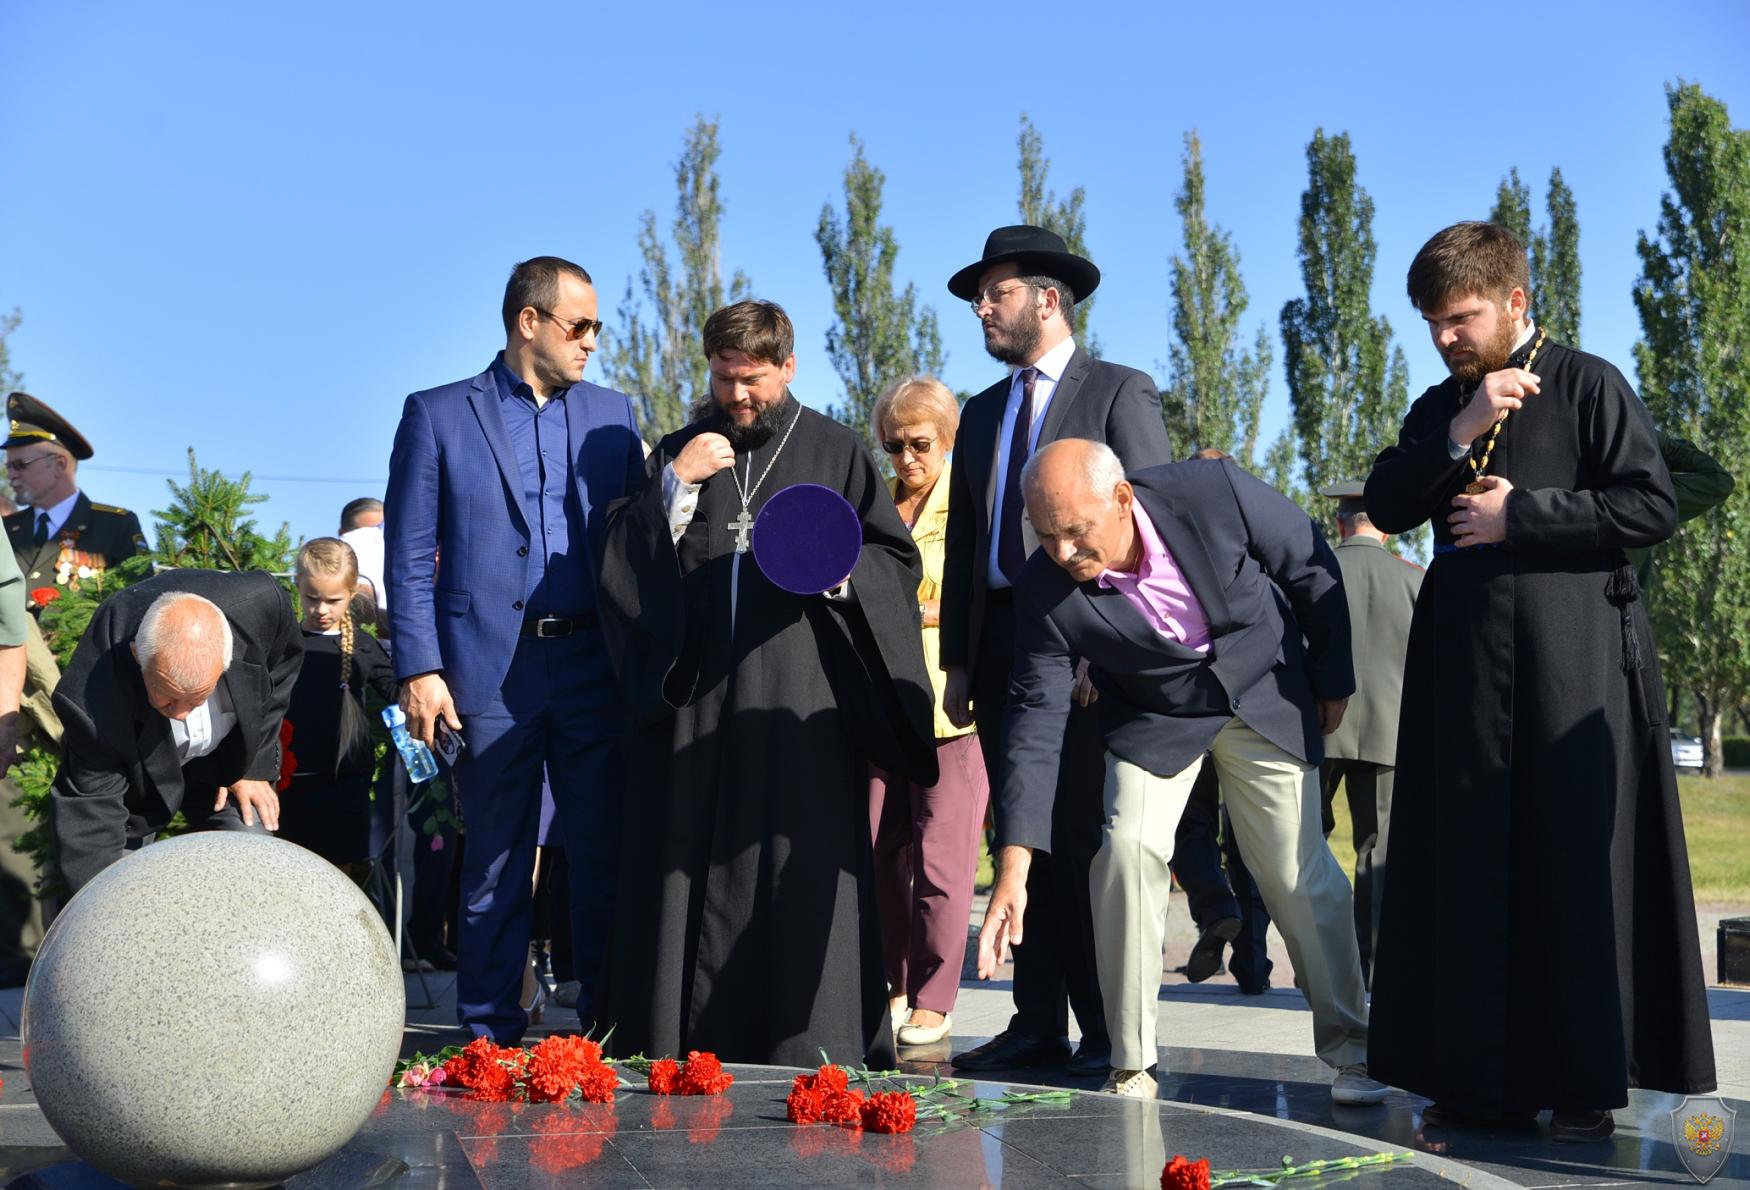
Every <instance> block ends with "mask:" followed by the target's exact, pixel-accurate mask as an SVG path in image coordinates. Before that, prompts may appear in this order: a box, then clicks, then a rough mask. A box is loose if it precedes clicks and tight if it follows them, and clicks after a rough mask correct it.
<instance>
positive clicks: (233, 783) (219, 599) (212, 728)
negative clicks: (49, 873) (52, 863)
mask: <svg viewBox="0 0 1750 1190" xmlns="http://www.w3.org/2000/svg"><path fill="white" fill-rule="evenodd" d="M303 661H304V639H303V634H302V633H301V632H300V631H299V630H298V622H297V619H296V618H295V617H294V616H293V615H292V602H291V597H290V596H289V595H288V594H287V593H286V590H285V588H284V587H282V586H280V585H279V583H278V582H277V581H275V579H274V577H273V576H272V575H270V574H263V573H261V572H259V571H247V572H238V573H223V572H219V571H212V570H172V571H167V572H166V573H164V574H161V575H158V576H156V577H154V578H149V579H147V580H146V581H145V582H142V583H136V584H135V585H134V586H132V587H129V588H127V589H126V590H124V591H120V592H118V593H116V594H115V595H112V596H111V597H110V598H109V599H108V600H106V601H105V602H104V604H103V606H102V607H100V608H98V609H97V614H96V615H94V616H92V617H91V626H90V627H89V628H87V629H86V630H85V636H84V638H83V639H82V640H80V642H79V647H78V649H77V650H75V651H74V653H73V659H72V661H70V662H69V663H68V665H67V672H66V673H65V674H63V675H62V677H61V682H60V685H59V686H57V687H56V688H55V710H56V711H57V712H58V713H59V714H60V716H61V722H62V724H63V725H64V726H65V728H66V735H65V737H64V738H63V744H64V746H65V759H64V760H63V761H62V762H61V769H60V772H59V773H58V774H56V776H55V783H54V787H53V789H52V791H51V802H50V805H51V810H52V815H53V819H52V821H53V825H54V835H55V852H56V858H57V859H58V860H59V862H60V866H61V873H62V875H64V876H65V877H66V880H67V883H68V884H69V885H70V886H71V887H72V888H73V890H74V891H75V892H77V891H78V890H79V889H80V888H81V887H83V886H84V885H85V884H86V883H88V882H89V881H90V880H91V878H92V877H93V876H95V875H97V873H98V872H100V871H102V870H103V869H104V868H105V867H107V866H109V865H110V864H111V863H113V862H115V861H116V860H118V859H120V858H121V857H122V855H123V854H124V853H125V852H126V851H129V850H131V849H133V848H136V847H138V846H140V845H141V844H142V843H143V842H145V841H146V840H148V839H150V838H151V837H152V836H153V835H154V834H156V833H157V832H158V831H159V830H161V829H163V827H164V826H165V825H167V824H168V823H169V822H170V819H171V818H172V817H173V816H174V815H175V814H176V812H177V811H178V810H181V811H182V813H183V816H184V817H185V818H187V820H188V824H189V827H190V829H193V830H254V831H260V830H277V829H278V827H279V798H278V796H277V795H276V794H275V793H274V788H273V787H274V782H275V781H277V780H278V779H279V775H280V744H279V730H280V720H281V719H283V718H285V713H286V706H287V705H288V704H289V703H290V701H291V696H292V686H293V685H294V684H295V683H296V682H297V680H298V670H299V668H300V667H301V666H302V664H303Z"/></svg>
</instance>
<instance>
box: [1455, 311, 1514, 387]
mask: <svg viewBox="0 0 1750 1190" xmlns="http://www.w3.org/2000/svg"><path fill="white" fill-rule="evenodd" d="M1518 338H1519V326H1518V324H1517V323H1515V322H1514V321H1513V320H1512V319H1511V318H1505V317H1503V318H1502V319H1501V325H1500V326H1499V327H1498V328H1497V329H1496V331H1495V336H1494V338H1492V339H1490V340H1489V341H1488V342H1487V343H1484V344H1483V345H1482V346H1481V347H1477V348H1474V349H1472V350H1470V351H1461V352H1451V351H1443V352H1441V356H1442V357H1443V358H1444V359H1445V360H1446V366H1447V368H1449V369H1450V370H1451V372H1452V375H1453V378H1454V379H1456V380H1457V381H1458V382H1459V383H1460V384H1462V385H1464V386H1465V387H1466V388H1469V387H1470V386H1471V385H1473V384H1478V383H1480V382H1481V381H1482V379H1483V377H1485V376H1487V375H1488V374H1489V373H1490V372H1499V371H1500V370H1501V369H1502V368H1505V367H1506V366H1507V361H1508V360H1509V359H1511V358H1512V357H1513V344H1514V343H1515V342H1516V341H1517V340H1518Z"/></svg>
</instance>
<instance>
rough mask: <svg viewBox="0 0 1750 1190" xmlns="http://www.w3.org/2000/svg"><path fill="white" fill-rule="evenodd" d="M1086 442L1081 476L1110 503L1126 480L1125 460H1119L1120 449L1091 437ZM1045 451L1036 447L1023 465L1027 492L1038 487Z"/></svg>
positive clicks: (1023, 482) (1022, 473) (1023, 481)
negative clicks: (1093, 439)
mask: <svg viewBox="0 0 1750 1190" xmlns="http://www.w3.org/2000/svg"><path fill="white" fill-rule="evenodd" d="M1058 441H1060V442H1062V441H1068V439H1059V440H1058ZM1083 445H1084V446H1086V447H1087V449H1086V450H1084V451H1083V452H1082V474H1081V480H1082V482H1083V483H1084V484H1086V485H1087V487H1088V491H1090V492H1092V493H1093V494H1094V495H1096V496H1098V497H1100V499H1102V500H1104V501H1105V502H1106V503H1108V504H1110V503H1112V501H1113V500H1114V499H1115V497H1114V495H1113V493H1114V492H1116V491H1117V490H1118V485H1119V484H1121V483H1123V482H1124V464H1123V463H1122V462H1120V461H1119V459H1118V453H1117V452H1116V451H1114V450H1113V449H1112V448H1111V447H1110V446H1107V445H1106V444H1105V443H1104V442H1094V441H1092V440H1088V441H1085V442H1084V443H1083ZM1044 454H1045V452H1044V451H1043V450H1038V451H1034V452H1033V457H1032V458H1030V459H1028V460H1027V462H1026V465H1025V466H1023V467H1022V468H1021V491H1022V493H1023V494H1025V493H1029V492H1034V491H1037V490H1038V487H1039V460H1040V458H1041V457H1042V456H1043V455H1044Z"/></svg>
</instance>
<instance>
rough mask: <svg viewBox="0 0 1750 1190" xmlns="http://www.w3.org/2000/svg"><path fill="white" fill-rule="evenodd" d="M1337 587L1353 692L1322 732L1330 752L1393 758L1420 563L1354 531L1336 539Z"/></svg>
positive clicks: (1383, 760) (1378, 760)
mask: <svg viewBox="0 0 1750 1190" xmlns="http://www.w3.org/2000/svg"><path fill="white" fill-rule="evenodd" d="M1336 553H1337V566H1338V567H1339V568H1340V569H1341V570H1342V571H1343V594H1344V596H1345V597H1346V598H1347V599H1348V601H1349V650H1350V653H1351V655H1352V656H1353V657H1354V659H1355V695H1354V697H1352V698H1351V699H1350V700H1349V707H1348V710H1347V711H1346V712H1345V713H1344V715H1343V723H1342V726H1340V727H1338V728H1337V730H1336V731H1334V732H1332V733H1331V734H1330V735H1328V736H1326V737H1325V755H1326V756H1327V757H1330V758H1331V759H1333V760H1364V761H1367V762H1368V763H1369V764H1382V765H1386V766H1388V767H1390V766H1393V765H1396V764H1397V755H1398V703H1399V702H1400V701H1401V700H1402V698H1403V694H1404V651H1405V649H1407V648H1408V647H1409V643H1410V617H1411V616H1412V615H1413V614H1414V613H1415V611H1416V595H1417V593H1418V592H1420V591H1421V589H1422V568H1421V567H1420V566H1417V565H1416V564H1415V563H1413V562H1406V561H1404V560H1403V559H1402V558H1400V557H1398V556H1397V555H1396V554H1394V553H1392V552H1391V551H1390V550H1388V549H1386V548H1385V544H1384V543H1383V542H1381V541H1380V540H1379V539H1377V538H1374V537H1366V536H1363V535H1362V534H1359V533H1357V534H1356V535H1355V536H1353V537H1350V538H1349V539H1347V540H1346V541H1344V542H1343V543H1342V544H1341V545H1339V546H1338V547H1337V550H1336Z"/></svg>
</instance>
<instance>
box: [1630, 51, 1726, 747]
mask: <svg viewBox="0 0 1750 1190" xmlns="http://www.w3.org/2000/svg"><path fill="white" fill-rule="evenodd" d="M1666 99H1667V102H1668V103H1669V105H1670V109H1671V135H1670V139H1669V140H1668V141H1667V142H1666V144H1665V170H1666V173H1667V174H1668V176H1669V178H1670V183H1671V187H1670V189H1669V190H1667V191H1666V193H1665V195H1664V197H1663V199H1662V200H1661V202H1660V214H1659V223H1658V229H1657V231H1656V232H1655V233H1654V234H1652V235H1648V234H1647V233H1646V232H1644V231H1643V232H1642V233H1641V234H1640V236H1639V237H1638V242H1637V244H1636V250H1637V252H1638V253H1639V255H1640V258H1641V276H1640V278H1639V280H1638V281H1637V282H1636V285H1635V292H1634V299H1635V308H1636V310H1637V311H1638V312H1639V314H1640V319H1641V333H1642V338H1641V340H1640V342H1638V343H1637V344H1635V367H1636V370H1637V372H1638V373H1639V378H1640V390H1641V396H1642V398H1643V399H1644V400H1645V401H1646V403H1647V407H1648V409H1649V410H1650V411H1651V412H1652V414H1653V420H1654V421H1655V422H1657V423H1658V424H1659V426H1660V427H1661V428H1662V429H1664V430H1665V431H1666V432H1667V433H1671V434H1676V435H1678V436H1680V437H1683V438H1687V439H1689V440H1690V441H1692V442H1694V443H1695V444H1696V445H1697V446H1699V447H1701V449H1703V450H1705V451H1706V452H1707V453H1708V454H1710V455H1712V456H1713V457H1714V458H1715V459H1716V460H1718V461H1719V463H1720V465H1721V466H1723V467H1724V468H1725V469H1726V470H1727V471H1729V472H1731V473H1732V474H1733V475H1734V476H1736V477H1737V478H1738V480H1739V488H1738V490H1737V491H1736V492H1734V493H1733V494H1732V496H1731V497H1730V498H1728V499H1727V500H1726V501H1725V503H1723V504H1721V505H1720V506H1719V507H1717V508H1714V509H1713V510H1711V511H1710V512H1708V513H1706V514H1705V515H1703V516H1700V517H1697V518H1696V519H1694V520H1692V521H1688V522H1687V523H1685V524H1684V525H1682V526H1681V527H1679V529H1678V530H1677V535H1676V536H1675V537H1673V538H1672V539H1671V540H1670V541H1669V542H1667V543H1666V544H1665V545H1663V546H1661V547H1660V548H1659V550H1658V552H1657V553H1656V554H1655V556H1654V558H1655V565H1656V566H1657V568H1658V572H1659V582H1658V583H1657V584H1655V585H1654V588H1653V592H1652V613H1653V626H1654V634H1655V636H1656V637H1657V639H1658V640H1659V643H1660V645H1661V651H1662V653H1663V656H1664V672H1665V677H1666V679H1667V680H1668V681H1671V682H1673V683H1682V684H1684V685H1687V686H1688V687H1689V688H1690V690H1691V691H1692V692H1693V694H1694V696H1695V700H1696V706H1697V710H1698V712H1699V716H1700V720H1701V737H1702V739H1703V741H1705V745H1706V749H1707V760H1706V764H1705V767H1704V768H1703V770H1702V772H1703V774H1704V775H1706V776H1709V777H1712V776H1717V775H1719V773H1720V772H1721V771H1722V770H1723V756H1722V749H1721V744H1720V725H1721V721H1722V719H1723V718H1724V716H1725V714H1726V713H1727V712H1729V711H1731V710H1732V709H1733V708H1736V707H1738V706H1740V705H1741V704H1742V703H1743V701H1744V699H1745V696H1746V693H1747V692H1750V566H1747V565H1746V564H1745V561H1744V549H1743V546H1744V542H1745V541H1750V508H1747V502H1746V496H1745V493H1744V488H1743V483H1744V481H1745V479H1746V477H1750V251H1746V245H1747V244H1750V131H1746V130H1744V129H1737V128H1733V127H1732V125H1731V121H1730V119H1729V118H1728V116H1727V113H1726V106H1725V104H1723V103H1721V102H1720V101H1719V100H1717V99H1714V98H1713V97H1711V96H1709V95H1708V94H1707V93H1706V92H1704V91H1703V90H1702V89H1701V88H1700V87H1698V86H1696V85H1694V84H1684V85H1679V86H1675V87H1668V88H1667V90H1666Z"/></svg>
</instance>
